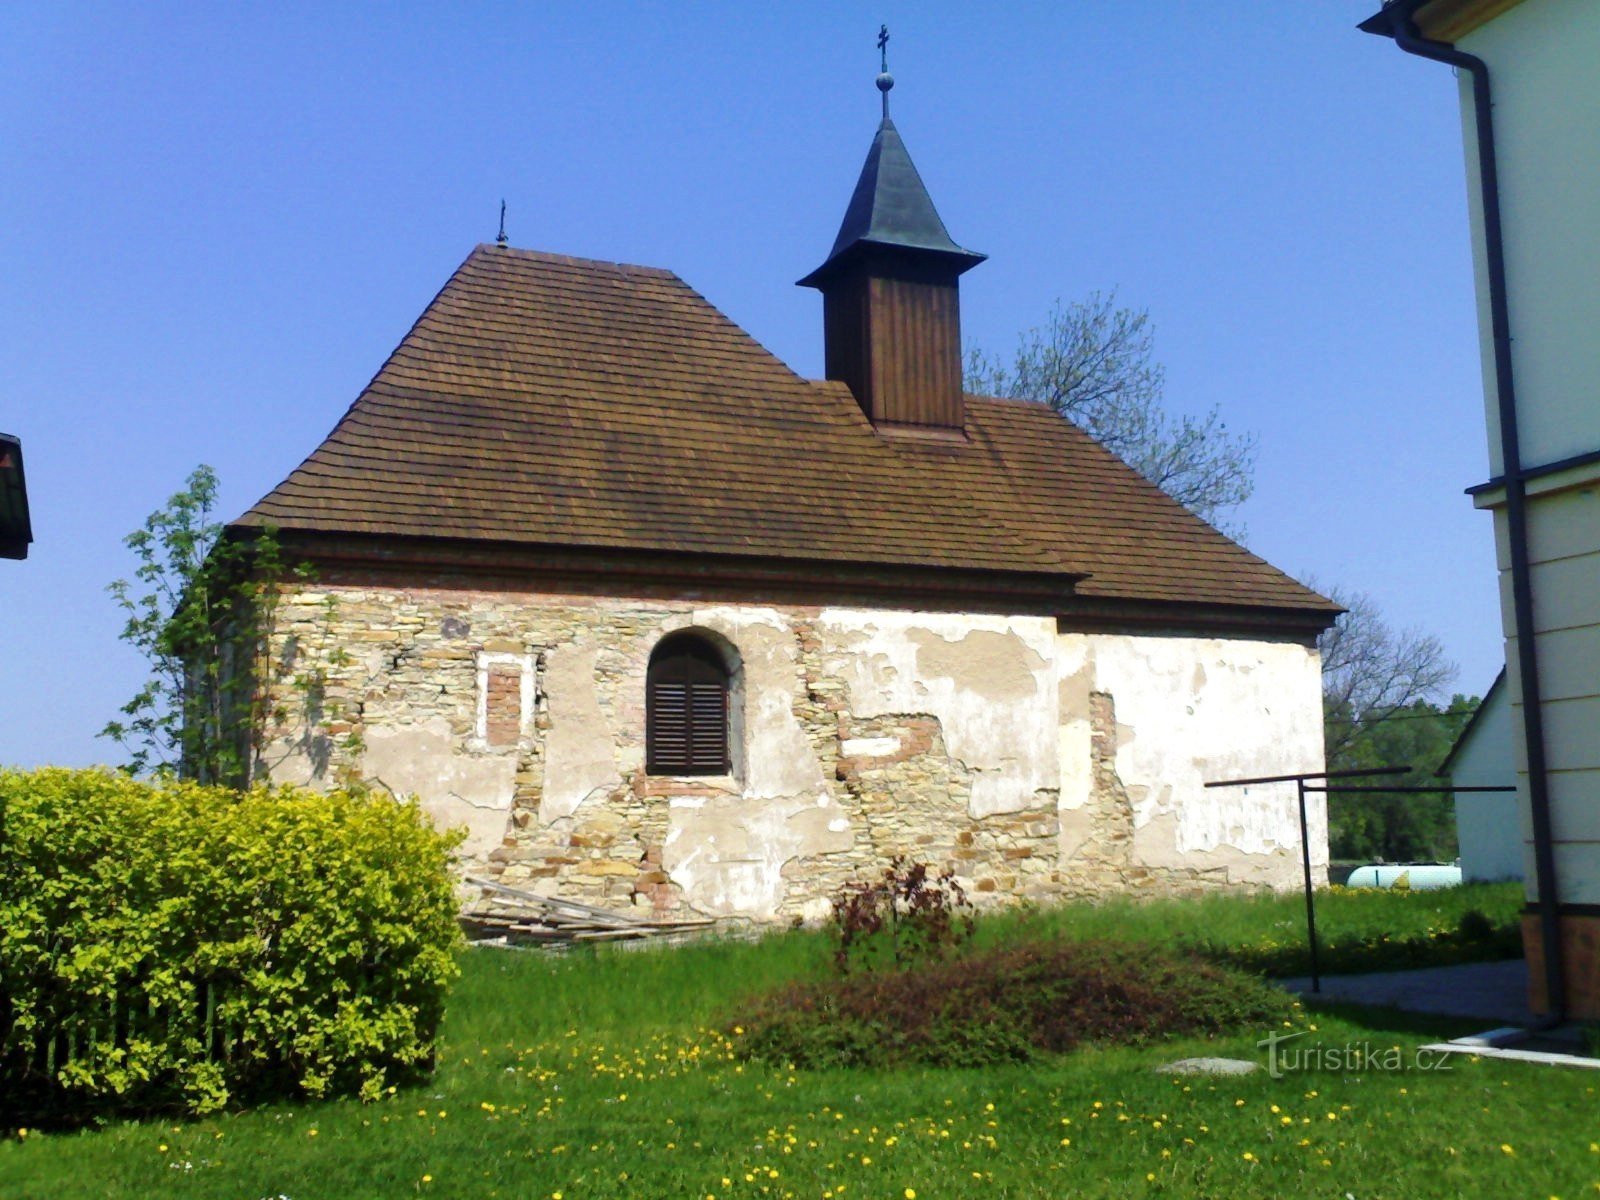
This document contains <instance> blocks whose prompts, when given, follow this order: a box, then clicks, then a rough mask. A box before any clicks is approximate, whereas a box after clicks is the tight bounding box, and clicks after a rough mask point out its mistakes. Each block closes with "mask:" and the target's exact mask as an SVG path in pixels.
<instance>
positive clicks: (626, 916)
mask: <svg viewBox="0 0 1600 1200" xmlns="http://www.w3.org/2000/svg"><path fill="white" fill-rule="evenodd" d="M466 882H467V883H469V884H470V885H472V886H473V887H477V888H482V889H483V896H482V898H481V899H480V900H478V901H477V902H476V903H475V904H473V905H472V907H470V908H468V909H466V910H465V911H464V912H463V913H462V914H461V925H462V927H463V928H464V929H465V930H466V933H467V937H468V938H469V939H471V940H474V941H493V942H499V943H504V944H506V945H513V946H515V945H525V944H529V943H562V942H617V941H631V940H636V939H640V938H660V937H670V936H674V935H684V934H689V933H693V932H696V931H698V930H703V929H709V928H710V927H711V926H712V925H713V924H715V922H713V921H711V920H708V919H705V918H691V919H688V920H668V919H665V918H659V917H640V916H634V915H633V914H632V913H625V912H618V911H616V910H615V909H609V908H596V907H595V906H594V905H592V904H579V903H578V902H577V901H576V900H563V899H561V898H560V897H558V896H539V895H535V894H534V893H533V892H527V891H523V890H522V889H520V888H513V887H506V886H505V885H504V884H501V883H493V882H491V881H490V880H487V879H478V878H476V877H474V876H471V875H469V876H467V880H466Z"/></svg>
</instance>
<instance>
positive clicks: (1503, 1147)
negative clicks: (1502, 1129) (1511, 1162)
mask: <svg viewBox="0 0 1600 1200" xmlns="http://www.w3.org/2000/svg"><path fill="white" fill-rule="evenodd" d="M1500 1153H1501V1154H1515V1153H1516V1150H1515V1149H1514V1148H1512V1146H1510V1145H1509V1144H1508V1143H1506V1142H1501V1143H1500Z"/></svg>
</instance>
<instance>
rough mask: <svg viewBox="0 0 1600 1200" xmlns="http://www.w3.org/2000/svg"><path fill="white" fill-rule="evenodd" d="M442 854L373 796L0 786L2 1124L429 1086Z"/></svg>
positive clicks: (453, 941) (446, 976)
mask: <svg viewBox="0 0 1600 1200" xmlns="http://www.w3.org/2000/svg"><path fill="white" fill-rule="evenodd" d="M453 845H454V839H453V838H452V837H450V836H447V835H443V834H440V833H438V832H436V831H435V830H434V829H433V828H432V827H431V826H430V825H429V824H428V822H427V821H426V819H425V818H424V817H423V815H422V814H421V813H420V811H419V810H418V809H417V808H416V807H415V806H414V805H408V804H397V803H395V802H394V801H392V800H389V799H387V798H382V797H378V796H367V795H361V794H352V793H344V792H335V793H330V794H326V795H324V794H318V793H313V792H308V791H303V790H297V789H292V788H284V789H278V790H268V789H256V790H254V791H251V792H248V793H239V792H236V791H232V790H229V789H226V788H218V787H202V786H199V785H197V784H190V783H177V782H162V783H154V784H152V783H145V782H141V781H138V780H135V779H131V778H129V777H127V776H125V775H117V774H112V773H110V772H108V771H98V770H96V771H68V770H60V769H47V770H41V771H36V772H31V773H23V772H16V771H0V1106H4V1107H10V1108H13V1109H19V1110H21V1111H31V1112H32V1113H33V1114H34V1115H37V1113H38V1112H40V1111H42V1110H44V1109H48V1108H56V1109H62V1110H68V1111H83V1110H86V1109H91V1108H95V1107H98V1106H105V1107H122V1108H130V1107H140V1108H151V1107H163V1106H167V1105H171V1104H174V1103H181V1104H183V1105H185V1106H186V1107H188V1108H190V1109H191V1110H194V1111H209V1110H214V1109H217V1108H219V1107H221V1106H223V1105H225V1104H227V1103H229V1102H230V1101H237V1100H243V1099H255V1098H259V1097H262V1096H268V1095H282V1094H305V1095H310V1096H321V1095H325V1094H329V1093H332V1092H342V1091H348V1090H359V1091H360V1092H361V1094H362V1095H364V1096H367V1097H373V1096H376V1095H377V1094H378V1093H379V1092H380V1091H381V1090H382V1088H383V1087H384V1086H386V1085H387V1084H388V1083H389V1082H390V1081H391V1080H392V1079H396V1078H399V1077H400V1076H402V1075H404V1074H406V1073H409V1072H413V1071H416V1070H419V1069H422V1068H425V1067H427V1066H428V1065H429V1064H430V1062H431V1059H432V1055H433V1050H434V1044H435V1037H436V1031H437V1028H438V1024H439V1020H440V1017H441V1015H442V1011H443V1005H444V999H445V994H446V991H447V989H448V986H449V983H450V980H451V979H452V978H453V977H454V976H455V974H456V970H457V968H456V964H455V957H454V953H453V952H454V949H455V947H456V945H457V943H458V940H459V936H460V935H459V932H458V929H457V926H456V922H455V916H456V902H455V897H454V895H453V887H452V882H451V877H450V873H449V858H450V850H451V847H452V846H453Z"/></svg>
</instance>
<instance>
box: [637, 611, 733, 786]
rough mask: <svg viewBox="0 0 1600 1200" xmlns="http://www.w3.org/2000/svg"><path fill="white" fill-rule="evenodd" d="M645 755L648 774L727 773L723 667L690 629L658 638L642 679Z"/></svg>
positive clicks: (712, 649) (710, 647)
mask: <svg viewBox="0 0 1600 1200" xmlns="http://www.w3.org/2000/svg"><path fill="white" fill-rule="evenodd" d="M645 758H646V762H647V765H648V769H649V771H650V773H651V774H652V775H726V774H728V773H729V771H730V770H731V763H730V758H729V754H728V668H727V665H726V663H724V662H723V659H722V655H720V654H719V653H717V649H716V647H714V646H713V645H711V643H709V642H708V641H706V640H705V639H704V638H700V637H696V636H695V635H694V634H674V635H672V636H671V637H667V638H664V639H662V642H661V644H660V645H659V646H657V647H656V649H655V653H654V654H652V655H651V656H650V670H649V674H648V675H647V677H646V681H645Z"/></svg>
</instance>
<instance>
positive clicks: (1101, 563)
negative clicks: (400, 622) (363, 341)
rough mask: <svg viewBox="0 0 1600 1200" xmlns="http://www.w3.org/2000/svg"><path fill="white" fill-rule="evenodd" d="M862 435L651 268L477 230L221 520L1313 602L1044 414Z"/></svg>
mask: <svg viewBox="0 0 1600 1200" xmlns="http://www.w3.org/2000/svg"><path fill="white" fill-rule="evenodd" d="M966 434H967V440H966V441H965V442H962V441H960V440H959V439H957V440H956V441H954V442H953V443H952V442H921V441H916V440H911V439H905V438H899V437H885V436H883V435H880V434H879V433H877V432H875V431H874V430H873V428H872V426H871V424H870V423H869V422H868V421H867V419H866V417H865V416H864V415H863V413H862V411H861V409H860V407H859V406H858V405H857V404H856V402H855V400H854V398H853V397H852V396H851V394H850V392H849V390H848V389H847V388H846V387H845V386H844V385H842V384H838V383H816V382H812V381H808V380H805V379H802V378H800V377H799V376H797V375H795V374H794V373H793V372H792V371H790V370H789V368H788V367H786V366H785V365H784V364H783V363H782V362H780V361H779V360H778V359H777V358H775V357H774V356H773V355H772V354H770V353H769V352H768V351H766V350H765V349H763V348H762V347H761V346H760V345H758V344H757V343H756V342H755V340H754V339H752V338H751V337H750V336H749V335H748V334H747V333H745V332H744V331H743V330H742V329H740V328H739V327H738V326H737V325H735V324H733V323H732V322H731V321H730V320H729V319H728V318H727V317H725V316H724V315H723V314H722V313H721V312H719V311H718V310H717V309H716V308H714V307H712V305H711V304H709V303H708V302H707V301H706V300H705V299H704V298H703V297H701V296H700V295H699V294H697V293H696V292H695V291H694V290H693V289H691V288H690V287H689V286H688V285H687V284H685V283H684V282H683V281H682V280H681V279H679V278H678V277H677V276H676V275H673V274H672V273H671V272H669V271H663V270H657V269H653V268H648V267H634V266H626V265H622V264H617V263H605V262H595V261H591V260H585V259H576V258H566V257H561V256H557V255H551V254H538V253H533V252H529V251H523V250H513V249H509V248H505V247H497V246H479V247H478V248H477V249H475V250H474V251H473V252H472V254H470V255H469V256H468V258H467V260H466V262H464V263H463V264H462V265H461V267H460V268H459V269H458V270H457V271H456V273H455V274H454V275H453V276H452V277H451V279H450V281H449V282H448V283H447V284H445V286H444V289H443V290H442V291H441V292H440V293H439V295H438V296H437V297H436V298H435V299H434V301H433V303H432V304H430V305H429V306H428V308H427V310H426V311H425V312H424V313H423V314H422V316H421V317H420V318H419V319H418V321H417V323H416V325H415V326H413V328H412V329H411V331H410V333H408V334H407V335H406V337H405V339H404V340H403V341H402V342H401V343H400V345H399V347H398V348H397V349H396V350H395V351H394V353H393V354H392V355H391V356H390V358H389V360H388V362H386V363H385V364H384V365H383V367H382V369H381V370H380V371H379V372H378V374H377V376H376V377H375V378H374V379H373V380H372V382H371V383H370V384H368V385H367V387H366V390H365V391H363V392H362V393H361V395H360V396H359V397H358V398H357V400H356V401H355V403H354V404H353V405H351V406H350V409H349V410H348V411H347V412H346V413H345V414H344V416H343V418H341V419H340V421H339V423H338V424H337V425H336V426H335V427H334V429H333V431H332V432H331V433H330V434H329V435H328V436H327V438H326V439H325V440H324V441H323V443H322V444H321V445H320V446H318V447H317V448H316V449H315V450H314V451H313V452H312V453H311V455H310V457H308V458H307V459H306V460H305V461H304V462H303V463H301V464H300V466H299V467H297V468H296V469H295V470H294V471H293V472H292V473H291V474H290V475H289V477H288V478H287V479H285V480H284V481H283V482H282V483H280V484H279V485H278V486H277V487H276V488H274V489H273V490H272V491H271V492H270V493H268V494H267V495H266V496H265V497H264V498H263V499H262V500H261V501H260V502H259V503H257V504H256V505H255V506H254V507H253V508H251V509H250V511H249V512H247V513H246V514H245V515H244V516H243V517H241V518H240V519H239V521H238V522H236V523H235V524H236V525H237V526H244V527H249V526H259V525H264V524H272V525H276V526H277V527H279V528H280V529H281V530H283V531H284V532H285V533H286V534H289V533H295V534H299V533H305V534H316V533H328V534H375V535H384V536H389V537H407V536H426V537H430V538H459V539H471V540H474V541H479V542H484V541H487V542H492V543H503V544H507V545H520V546H527V545H544V546H560V547H583V548H589V549H614V550H634V551H670V552H678V553H693V554H706V555H758V556H764V557H773V558H779V559H791V560H796V559H797V560H810V561H815V562H846V563H861V564H877V565H908V566H920V567H947V568H962V569H970V570H992V571H1001V572H1028V573H1032V574H1034V575H1037V574H1039V573H1044V574H1047V575H1049V574H1060V575H1062V576H1063V577H1069V576H1072V575H1079V574H1083V573H1087V574H1088V576H1089V577H1088V578H1087V579H1085V580H1083V581H1082V582H1081V583H1080V584H1079V586H1078V589H1077V591H1078V594H1079V595H1082V596H1086V597H1105V598H1120V599H1137V600H1158V601H1161V600H1165V601H1182V602H1185V603H1189V604H1222V605H1243V606H1248V607H1251V608H1266V609H1274V608H1276V609H1293V610H1297V611H1299V612H1302V613H1303V612H1307V611H1317V612H1327V613H1332V612H1335V611H1337V610H1336V608H1335V607H1334V606H1333V605H1331V604H1330V603H1329V602H1328V601H1326V600H1324V599H1323V598H1322V597H1320V596H1317V595H1316V594H1315V593H1313V592H1310V591H1308V590H1307V589H1305V588H1303V587H1301V586H1300V585H1299V584H1297V583H1295V582H1294V581H1293V580H1291V579H1289V578H1288V577H1287V576H1285V575H1284V574H1282V573H1281V572H1279V571H1278V570H1276V569H1275V568H1273V567H1272V566H1270V565H1269V564H1267V563H1266V562H1264V561H1263V560H1262V559H1260V558H1257V557H1256V556H1254V555H1252V554H1250V553H1249V552H1248V551H1246V550H1244V549H1243V548H1241V547H1239V546H1237V545H1235V544H1234V543H1233V542H1231V541H1229V540H1228V539H1227V538H1225V537H1223V536H1222V535H1221V534H1220V533H1218V532H1217V531H1216V530H1214V529H1212V528H1211V527H1210V526H1209V525H1207V524H1206V523H1205V522H1203V521H1201V520H1199V519H1198V518H1197V517H1194V516H1193V515H1192V514H1190V513H1188V512H1187V511H1186V510H1184V509H1183V508H1182V507H1181V506H1180V505H1178V504H1177V503H1175V502H1174V501H1172V500H1171V499H1169V498H1168V497H1167V496H1166V495H1165V494H1164V493H1162V492H1161V491H1160V490H1159V489H1157V488H1155V487H1154V486H1153V485H1151V484H1149V483H1147V482H1146V481H1145V480H1144V479H1143V478H1142V477H1140V476H1139V475H1138V474H1136V473H1135V472H1134V471H1132V470H1131V469H1130V468H1128V467H1127V466H1125V465H1124V464H1122V463H1121V462H1120V461H1118V460H1117V459H1116V458H1114V457H1113V456H1111V455H1110V454H1109V453H1107V452H1106V451H1104V450H1102V449H1101V448H1100V447H1099V446H1098V445H1096V444H1095V443H1094V442H1093V441H1091V440H1090V439H1089V438H1088V437H1087V436H1085V435H1084V434H1083V433H1082V432H1080V431H1079V430H1078V429H1077V428H1076V427H1075V426H1073V425H1071V424H1070V423H1068V422H1067V421H1065V420H1063V419H1062V418H1060V417H1058V416H1056V415H1055V414H1054V413H1052V412H1050V411H1049V410H1048V409H1045V408H1044V407H1042V406H1040V405H1036V404H1030V403H1025V402H1021V401H1009V400H990V399H983V398H978V397H973V398H971V399H969V401H968V405H967V430H966Z"/></svg>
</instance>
